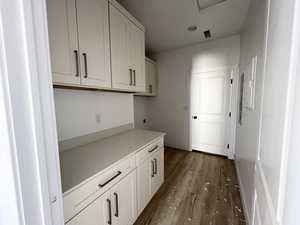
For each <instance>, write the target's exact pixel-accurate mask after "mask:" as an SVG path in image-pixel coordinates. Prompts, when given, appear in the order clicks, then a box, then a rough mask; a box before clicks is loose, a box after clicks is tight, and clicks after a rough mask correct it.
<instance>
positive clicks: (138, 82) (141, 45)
mask: <svg viewBox="0 0 300 225" xmlns="http://www.w3.org/2000/svg"><path fill="white" fill-rule="evenodd" d="M128 30H129V34H128V35H129V42H130V44H129V46H130V49H129V59H130V65H131V68H132V69H133V79H134V81H133V89H134V91H137V92H144V91H145V90H146V88H145V86H146V79H145V78H146V76H145V33H144V31H142V30H140V29H139V28H138V27H137V26H136V25H134V24H133V23H130V24H129V29H128Z"/></svg>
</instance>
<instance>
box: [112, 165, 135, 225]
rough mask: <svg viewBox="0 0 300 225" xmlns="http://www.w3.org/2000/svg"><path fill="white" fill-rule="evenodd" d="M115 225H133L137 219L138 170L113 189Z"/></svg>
mask: <svg viewBox="0 0 300 225" xmlns="http://www.w3.org/2000/svg"><path fill="white" fill-rule="evenodd" d="M111 200H112V216H113V220H112V221H113V225H132V224H133V223H134V221H135V220H136V218H137V204H136V170H135V171H133V172H131V173H130V174H129V175H127V176H126V177H125V178H124V179H123V180H121V181H120V182H119V183H118V184H116V185H115V186H114V187H113V188H112V189H111Z"/></svg>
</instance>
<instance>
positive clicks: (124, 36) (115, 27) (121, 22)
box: [110, 5, 131, 90]
mask: <svg viewBox="0 0 300 225" xmlns="http://www.w3.org/2000/svg"><path fill="white" fill-rule="evenodd" d="M128 23H129V21H128V19H127V18H126V17H125V16H123V15H122V13H121V12H119V11H118V10H117V9H116V8H115V7H114V6H112V5H110V32H111V58H112V62H111V63H112V86H113V88H118V89H125V90H128V89H130V81H131V74H130V71H129V69H130V66H129V55H128V51H129V44H128V39H129V36H128Z"/></svg>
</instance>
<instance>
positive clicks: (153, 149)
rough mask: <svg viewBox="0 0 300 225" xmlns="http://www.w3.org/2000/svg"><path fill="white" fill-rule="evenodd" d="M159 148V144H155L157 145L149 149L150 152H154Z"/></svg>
mask: <svg viewBox="0 0 300 225" xmlns="http://www.w3.org/2000/svg"><path fill="white" fill-rule="evenodd" d="M157 148H158V145H155V147H154V148H152V149H151V150H148V152H149V153H151V152H154V151H155V150H156V149H157Z"/></svg>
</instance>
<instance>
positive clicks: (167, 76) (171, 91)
mask: <svg viewBox="0 0 300 225" xmlns="http://www.w3.org/2000/svg"><path fill="white" fill-rule="evenodd" d="M239 45H240V37H239V36H238V35H236V36H231V37H228V38H224V39H219V40H214V41H210V42H206V43H200V44H197V45H193V46H189V47H186V48H181V49H176V50H172V51H167V52H162V53H160V54H158V55H157V56H156V59H157V67H158V80H159V81H158V83H159V84H158V96H157V97H156V98H153V99H152V100H151V101H150V103H149V108H150V111H151V113H150V123H151V125H150V128H151V129H154V130H159V131H164V132H166V133H167V136H166V139H165V142H166V145H168V146H171V147H176V148H180V149H186V150H188V149H189V129H190V128H189V121H190V118H189V117H190V114H189V108H190V76H191V72H196V71H205V70H209V69H216V68H221V67H225V66H233V65H237V64H238V63H239V52H240V48H239Z"/></svg>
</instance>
